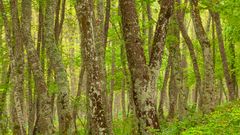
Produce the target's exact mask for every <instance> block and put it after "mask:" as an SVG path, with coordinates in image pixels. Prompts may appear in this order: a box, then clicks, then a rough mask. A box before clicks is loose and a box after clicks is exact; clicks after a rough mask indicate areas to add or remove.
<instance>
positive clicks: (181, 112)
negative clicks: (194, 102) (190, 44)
mask: <svg viewBox="0 0 240 135" xmlns="http://www.w3.org/2000/svg"><path fill="white" fill-rule="evenodd" d="M185 50H186V48H183V51H182V56H181V65H180V68H181V72H180V74H181V88H180V92H179V99H178V100H179V101H178V117H179V119H180V120H183V118H184V117H186V116H187V113H188V104H187V103H188V94H189V87H188V86H187V79H188V72H187V66H188V63H187V58H186V55H185V54H186V51H185Z"/></svg>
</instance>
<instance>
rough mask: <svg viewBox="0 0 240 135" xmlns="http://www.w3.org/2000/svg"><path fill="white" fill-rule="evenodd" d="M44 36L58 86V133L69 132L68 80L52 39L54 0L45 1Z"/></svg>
mask: <svg viewBox="0 0 240 135" xmlns="http://www.w3.org/2000/svg"><path fill="white" fill-rule="evenodd" d="M45 13H46V14H45V25H44V28H45V29H44V37H45V45H46V49H47V54H48V57H49V59H50V63H51V66H52V67H53V71H54V72H55V74H56V84H57V86H58V88H59V91H58V94H57V111H58V119H59V133H60V134H70V133H71V119H72V118H71V114H70V103H69V93H68V92H69V82H68V77H67V72H66V70H65V67H64V64H63V61H62V56H61V54H60V51H59V49H58V48H57V44H56V42H55V40H54V37H55V36H54V0H47V1H46V12H45Z"/></svg>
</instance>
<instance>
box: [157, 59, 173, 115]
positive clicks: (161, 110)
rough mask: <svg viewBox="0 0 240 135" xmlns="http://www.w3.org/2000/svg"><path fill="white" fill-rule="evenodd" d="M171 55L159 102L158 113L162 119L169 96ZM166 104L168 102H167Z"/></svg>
mask: <svg viewBox="0 0 240 135" xmlns="http://www.w3.org/2000/svg"><path fill="white" fill-rule="evenodd" d="M171 59H172V58H171V56H170V55H169V56H168V63H167V67H166V69H165V74H164V80H163V86H162V89H161V92H160V93H161V95H160V103H159V107H158V115H159V118H160V119H163V118H164V109H163V106H164V103H165V101H166V96H167V92H166V90H167V84H168V80H169V73H170V70H171ZM165 104H166V103H165Z"/></svg>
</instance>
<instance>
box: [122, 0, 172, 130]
mask: <svg viewBox="0 0 240 135" xmlns="http://www.w3.org/2000/svg"><path fill="white" fill-rule="evenodd" d="M119 3H120V10H121V15H122V25H123V26H122V29H123V36H124V40H125V44H126V52H127V58H128V65H129V70H130V73H131V80H132V90H133V99H134V104H135V110H136V115H137V118H138V124H139V131H138V132H139V133H140V134H147V133H148V131H147V127H150V128H155V129H158V128H159V122H158V118H157V112H156V105H155V97H154V96H153V93H154V91H155V90H156V80H157V78H158V72H159V68H160V66H161V59H162V52H163V48H164V41H165V35H166V28H167V24H168V19H169V17H170V16H171V14H172V9H173V1H172V0H171V1H169V0H165V1H163V2H162V5H161V11H160V13H159V18H158V23H157V26H156V33H155V36H154V41H153V45H152V51H151V52H152V53H151V58H150V63H149V66H148V65H147V64H146V58H145V56H144V51H143V48H142V40H141V36H140V35H141V34H140V28H139V24H138V17H137V13H136V8H135V2H134V0H120V1H119Z"/></svg>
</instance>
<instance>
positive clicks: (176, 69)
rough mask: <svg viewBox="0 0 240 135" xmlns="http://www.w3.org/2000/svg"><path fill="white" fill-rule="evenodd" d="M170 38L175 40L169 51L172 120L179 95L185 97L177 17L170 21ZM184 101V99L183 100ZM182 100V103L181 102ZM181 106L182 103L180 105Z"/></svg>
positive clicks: (170, 116) (170, 110) (170, 111)
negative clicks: (182, 83)
mask: <svg viewBox="0 0 240 135" xmlns="http://www.w3.org/2000/svg"><path fill="white" fill-rule="evenodd" d="M168 36H169V37H171V38H173V41H172V42H170V43H169V45H170V47H169V51H170V54H171V55H170V57H171V59H172V60H171V76H170V86H169V115H168V118H169V119H170V120H171V119H173V118H174V117H175V116H176V113H177V103H178V94H180V96H181V98H182V95H183V89H181V76H180V75H181V74H180V73H181V69H182V68H180V61H181V54H180V47H179V46H180V31H179V29H178V27H177V23H176V16H173V17H172V18H171V21H170V26H169V31H168ZM181 100H182V99H181ZM181 100H180V101H181ZM179 104H181V103H179Z"/></svg>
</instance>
